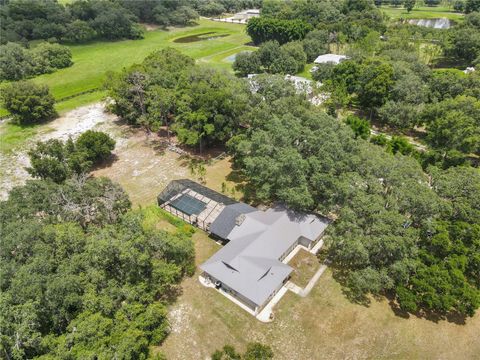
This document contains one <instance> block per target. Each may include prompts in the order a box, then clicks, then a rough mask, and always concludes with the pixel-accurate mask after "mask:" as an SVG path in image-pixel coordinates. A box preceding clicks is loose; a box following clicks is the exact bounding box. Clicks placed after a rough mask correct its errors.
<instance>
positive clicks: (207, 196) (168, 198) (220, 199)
mask: <svg viewBox="0 0 480 360" xmlns="http://www.w3.org/2000/svg"><path fill="white" fill-rule="evenodd" d="M190 190H192V191H194V192H195V193H197V194H200V195H201V196H202V199H198V198H195V197H194V198H195V199H196V200H198V201H200V202H203V203H205V204H206V205H208V203H209V202H210V201H215V202H216V203H218V204H223V205H231V204H235V203H236V201H235V200H233V199H231V198H229V197H228V196H225V195H223V194H221V193H219V192H217V191H215V190H212V189H209V188H207V187H206V186H203V185H201V184H199V183H197V182H195V181H192V180H189V179H181V180H173V181H171V182H170V183H169V184H168V185H167V187H166V188H165V189H164V190H163V191H162V192H161V193H160V194H159V195H158V198H157V202H158V205H159V206H160V207H161V208H163V209H164V210H166V211H168V212H169V213H170V214H172V215H175V216H177V217H179V218H181V219H182V220H184V221H186V222H188V223H189V224H192V225H195V226H197V227H199V228H201V229H202V230H205V231H208V230H209V229H208V226H209V223H208V224H207V223H205V221H204V220H202V219H200V218H199V217H198V215H199V214H193V213H192V214H188V213H186V212H183V211H181V209H178V208H177V207H175V205H174V204H172V201H175V200H176V199H179V198H180V197H182V196H185V195H187V196H191V195H190V194H188V192H189V191H190ZM203 210H205V209H203ZM203 210H202V211H203Z"/></svg>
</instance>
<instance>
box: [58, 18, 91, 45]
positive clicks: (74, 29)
mask: <svg viewBox="0 0 480 360" xmlns="http://www.w3.org/2000/svg"><path fill="white" fill-rule="evenodd" d="M96 36H97V32H96V31H95V30H93V29H92V27H91V26H90V25H88V23H87V22H86V21H82V20H75V21H73V22H71V23H70V24H68V26H67V32H66V33H65V36H64V40H66V41H71V42H75V43H81V42H85V41H89V40H92V39H94V38H95V37H96Z"/></svg>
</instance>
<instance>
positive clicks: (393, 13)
mask: <svg viewBox="0 0 480 360" xmlns="http://www.w3.org/2000/svg"><path fill="white" fill-rule="evenodd" d="M381 10H382V11H383V12H384V13H385V14H386V15H388V17H390V18H391V19H393V20H396V19H438V18H447V19H450V20H453V21H457V22H459V21H462V20H463V14H461V13H457V12H454V11H453V8H450V7H446V6H416V7H415V8H413V9H412V11H410V12H408V11H407V9H405V8H404V7H401V6H397V7H395V6H382V7H381Z"/></svg>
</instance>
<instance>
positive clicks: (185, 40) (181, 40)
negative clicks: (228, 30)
mask: <svg viewBox="0 0 480 360" xmlns="http://www.w3.org/2000/svg"><path fill="white" fill-rule="evenodd" d="M213 34H215V35H213ZM228 35H230V34H218V33H216V32H214V31H210V32H206V33H201V34H196V35H190V36H184V37H181V38H178V39H175V40H173V42H174V43H181V44H185V43H192V42H197V41H204V40H214V39H218V38H222V37H225V36H228Z"/></svg>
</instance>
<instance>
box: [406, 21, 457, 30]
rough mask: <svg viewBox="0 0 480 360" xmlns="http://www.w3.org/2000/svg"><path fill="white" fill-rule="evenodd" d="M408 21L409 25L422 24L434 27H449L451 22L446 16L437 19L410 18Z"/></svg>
mask: <svg viewBox="0 0 480 360" xmlns="http://www.w3.org/2000/svg"><path fill="white" fill-rule="evenodd" d="M408 23H409V24H411V25H417V26H423V27H428V28H434V29H449V28H450V27H451V26H452V23H451V21H450V20H449V19H447V18H439V19H410V20H408Z"/></svg>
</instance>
